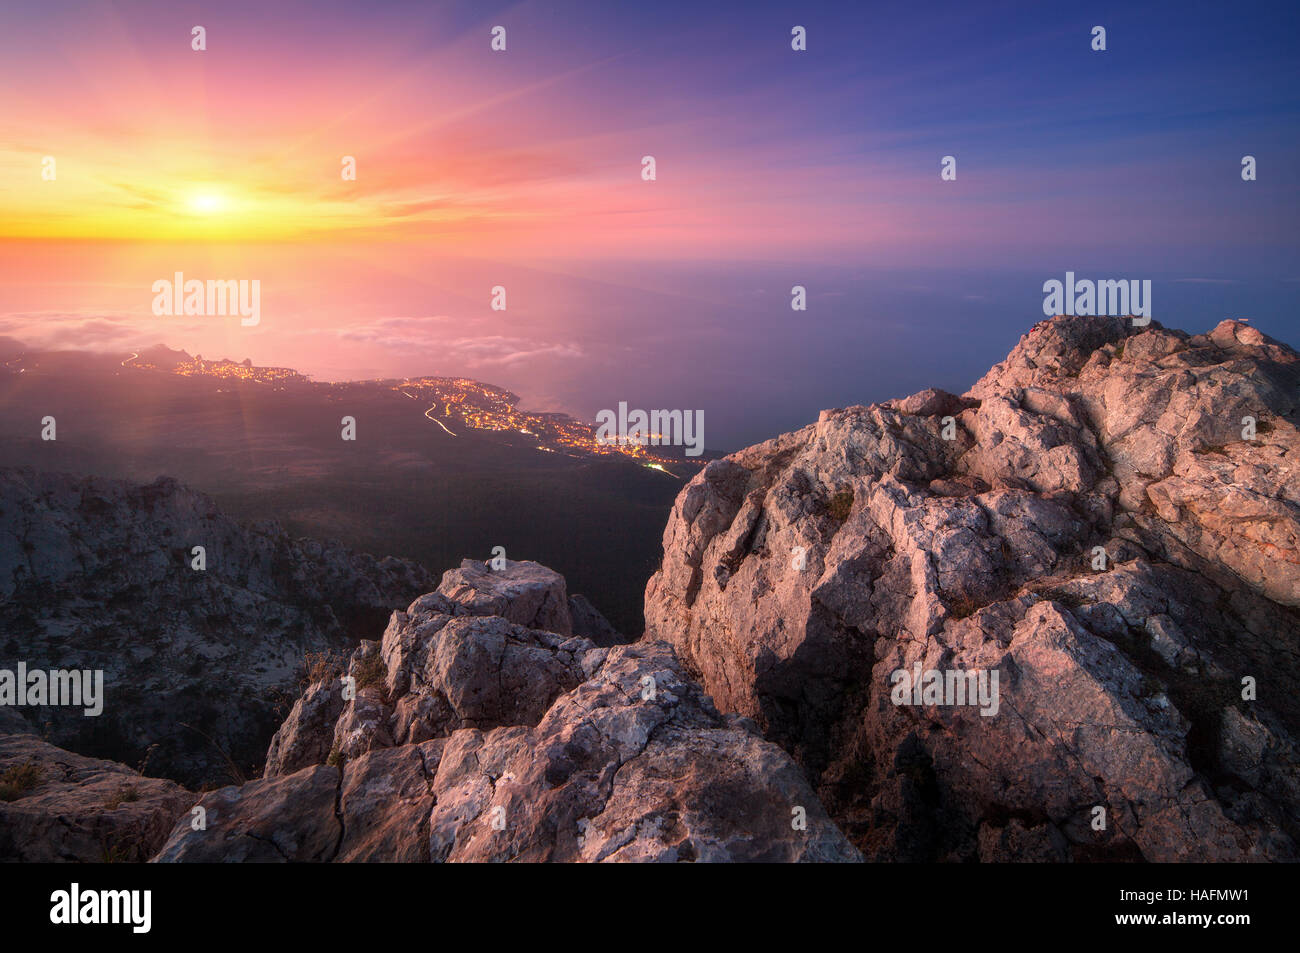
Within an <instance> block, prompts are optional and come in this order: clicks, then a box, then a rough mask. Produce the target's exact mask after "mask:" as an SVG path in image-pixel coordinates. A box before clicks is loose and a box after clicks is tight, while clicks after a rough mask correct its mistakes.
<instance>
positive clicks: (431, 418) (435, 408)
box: [424, 404, 456, 437]
mask: <svg viewBox="0 0 1300 953" xmlns="http://www.w3.org/2000/svg"><path fill="white" fill-rule="evenodd" d="M437 409H438V405H437V404H434V405H433V406H432V407H430V408H429V409H428V410H426V411H425V412H424V416H426V417H429V415H430V414H431V413H433V412H434V411H435V410H437ZM429 419H430V420H432V421H433V422H434V423H435V424H437V425H438V426H439V427H441V428H442V429H443V430H447V425H446V424H444V423H443V422H442V421H441V420H439V419H438V418H437V417H429ZM447 433H448V434H450V435H451V436H453V437H454V436H456V435H455V434H454V433H452V432H451V431H450V430H447Z"/></svg>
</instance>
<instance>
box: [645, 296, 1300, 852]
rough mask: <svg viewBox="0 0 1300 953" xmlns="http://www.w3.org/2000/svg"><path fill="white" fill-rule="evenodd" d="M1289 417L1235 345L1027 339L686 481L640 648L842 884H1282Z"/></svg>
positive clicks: (1289, 354) (1298, 591) (1291, 637)
mask: <svg viewBox="0 0 1300 953" xmlns="http://www.w3.org/2000/svg"><path fill="white" fill-rule="evenodd" d="M1298 406H1300V358H1298V357H1297V355H1296V353H1295V352H1294V351H1292V350H1291V349H1290V348H1288V347H1286V346H1285V345H1282V344H1280V343H1278V342H1277V341H1274V340H1271V339H1269V338H1267V337H1266V336H1264V335H1263V334H1261V333H1259V332H1258V331H1256V330H1254V329H1252V328H1250V327H1249V326H1247V325H1245V324H1241V323H1236V322H1224V323H1222V324H1220V325H1219V326H1218V327H1217V328H1215V329H1214V331H1212V332H1211V333H1209V334H1206V335H1197V336H1189V335H1187V334H1185V333H1182V332H1178V331H1171V330H1166V329H1163V328H1161V327H1160V326H1159V325H1158V324H1157V323H1154V322H1153V323H1152V324H1151V325H1149V326H1148V327H1146V328H1133V327H1131V326H1130V325H1129V323H1128V322H1127V321H1125V320H1123V319H1112V318H1075V317H1058V318H1054V319H1052V320H1049V321H1044V322H1041V323H1040V324H1038V325H1037V326H1035V327H1034V328H1033V329H1032V330H1031V331H1030V332H1029V333H1028V334H1026V335H1025V336H1024V337H1023V338H1022V339H1021V341H1020V343H1019V344H1018V345H1017V346H1016V347H1015V349H1014V350H1013V351H1012V352H1011V354H1010V355H1009V356H1008V357H1007V359H1006V360H1005V361H1003V362H1002V363H1001V364H999V365H997V366H996V367H994V368H993V369H992V370H991V371H990V372H989V373H988V374H987V375H985V377H984V378H983V379H982V380H980V381H979V382H978V383H977V384H976V385H975V386H974V387H973V388H971V390H970V391H969V392H967V393H966V394H965V395H962V396H960V397H958V396H955V395H952V394H947V393H943V392H941V391H926V392H923V393H920V394H916V395H914V396H912V397H909V398H906V399H904V400H897V401H891V402H889V403H886V404H882V405H872V406H868V407H849V408H845V409H841V410H832V411H826V412H824V413H822V415H821V417H820V418H819V420H818V421H817V423H815V424H812V425H810V426H808V427H805V428H804V429H802V430H799V431H797V432H795V433H790V434H786V435H784V436H781V437H778V438H776V439H774V440H771V441H768V442H767V443H764V444H760V445H758V446H755V447H751V448H749V449H747V450H743V451H741V452H739V453H735V454H732V455H731V456H729V457H727V458H725V459H723V460H718V461H715V462H713V463H711V464H710V465H709V466H708V467H707V468H706V469H705V470H704V471H703V472H702V473H700V474H699V475H698V476H697V477H696V478H695V479H694V480H692V481H691V483H690V484H689V485H688V486H687V487H685V488H684V489H683V491H682V492H681V494H680V495H679V497H678V499H677V501H676V504H675V505H674V508H673V512H672V516H671V518H670V521H669V524H668V526H667V528H666V530H665V532H664V559H663V564H662V567H661V569H660V570H659V572H657V573H656V574H655V575H654V577H653V578H652V579H651V580H650V582H649V584H648V585H647V587H646V609H645V611H646V638H647V639H661V640H665V641H668V642H670V643H671V644H672V645H673V646H675V648H676V649H677V652H678V654H679V656H680V658H681V659H682V662H683V663H684V665H685V666H686V669H687V671H688V672H690V673H691V674H693V675H695V676H696V677H698V678H699V679H700V681H701V682H702V684H703V686H704V689H705V690H706V691H707V692H709V693H710V694H711V695H712V696H713V698H714V700H715V702H716V703H717V705H718V707H719V708H720V709H721V710H722V711H726V712H735V713H739V714H742V715H745V716H748V717H750V718H753V719H754V720H755V721H756V722H757V723H758V725H759V726H760V728H761V729H762V730H763V732H764V734H765V735H766V737H768V738H769V739H770V740H774V741H777V742H778V743H780V744H781V745H782V746H783V747H784V748H785V749H786V750H788V751H789V752H791V753H792V754H793V755H794V756H795V758H796V759H797V760H798V762H799V763H800V765H801V766H802V767H803V768H804V769H805V771H806V772H807V773H808V776H809V777H810V778H811V779H812V781H813V784H814V787H815V788H816V789H817V791H818V793H819V794H820V796H821V798H822V800H823V802H824V803H825V804H826V806H827V808H828V809H829V810H830V812H831V814H832V816H834V817H835V819H836V820H837V821H838V822H839V824H840V826H841V827H842V829H843V830H844V831H845V832H846V833H847V834H848V835H849V837H850V839H851V840H852V841H853V842H854V843H855V844H856V845H857V846H859V847H860V848H861V849H862V850H863V852H864V854H865V855H866V856H867V858H868V859H874V860H973V859H980V860H1054V861H1061V860H1070V859H1076V860H1089V859H1143V858H1145V859H1147V860H1256V859H1294V858H1295V857H1296V853H1297V841H1298V840H1300V766H1298V764H1300V762H1298V761H1297V756H1296V754H1297V751H1296V739H1297V737H1300V691H1298V690H1300V612H1298V610H1297V607H1298V606H1300V555H1298V546H1297V543H1298V541H1300V479H1297V462H1298V461H1300V434H1298V433H1297V428H1296V425H1297V422H1298V421H1297V408H1298ZM900 673H906V674H905V675H904V674H900ZM929 673H936V675H935V676H934V677H932V676H931V675H930V674H929ZM981 673H983V674H982V675H981ZM994 673H996V675H997V677H998V681H997V683H996V684H997V691H998V695H997V700H998V704H996V705H985V706H983V707H977V706H974V705H971V704H970V703H969V698H967V699H966V701H965V703H963V701H962V698H961V695H959V694H957V692H955V691H954V690H953V689H954V687H955V686H957V685H959V684H960V683H962V682H964V681H968V680H969V684H970V685H971V687H972V689H973V688H974V685H975V681H974V680H973V679H972V676H973V677H974V679H978V678H980V677H985V678H988V679H990V680H991V678H992V676H993V674H994ZM918 675H919V676H920V678H916V676H918ZM954 675H955V677H953V676H954ZM938 680H942V681H941V682H939V681H938ZM913 681H916V682H920V683H922V684H924V685H926V686H929V687H933V686H934V685H935V684H936V683H938V684H940V686H941V687H940V688H938V689H936V690H935V691H934V692H933V693H927V692H924V691H922V690H920V689H919V688H918V690H917V691H916V693H913V692H912V691H911V690H910V687H909V685H910V683H912V682H913ZM942 686H947V690H946V692H945V690H944V688H943V687H942Z"/></svg>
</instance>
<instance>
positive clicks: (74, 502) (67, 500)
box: [0, 468, 435, 784]
mask: <svg viewBox="0 0 1300 953" xmlns="http://www.w3.org/2000/svg"><path fill="white" fill-rule="evenodd" d="M196 546H200V547H202V548H203V550H204V554H203V558H204V563H203V565H204V568H202V569H196V568H194V565H195V555H194V553H193V550H194V547H196ZM434 582H435V578H434V577H431V576H430V575H429V574H428V573H427V572H426V571H425V570H424V569H423V568H422V567H420V566H419V565H417V564H416V563H413V562H411V561H409V560H400V559H393V558H391V557H389V558H384V559H376V558H374V557H373V556H368V555H365V554H362V553H356V552H354V551H352V550H350V549H348V548H346V547H344V546H342V545H340V544H338V543H333V542H319V541H316V540H310V539H295V538H294V537H292V536H290V535H289V534H287V533H286V532H285V531H284V530H283V529H282V528H281V527H280V526H279V525H278V524H276V523H274V522H271V521H263V522H256V523H253V524H251V525H247V526H244V525H240V524H239V523H237V522H235V521H234V520H232V519H230V518H229V517H227V516H224V515H222V514H221V512H220V511H219V510H218V509H217V507H216V505H215V504H214V503H213V501H212V500H211V499H210V498H208V497H207V496H204V495H203V494H201V493H196V492H194V491H192V490H189V489H187V488H185V487H183V486H181V485H180V484H178V483H177V482H176V481H175V480H170V479H161V480H158V481H156V482H154V483H152V484H149V485H148V486H136V485H132V484H127V483H123V482H120V481H115V480H104V479H97V478H77V477H72V476H68V475H63V474H50V473H39V472H36V471H33V470H27V469H9V468H6V469H0V669H6V670H9V671H15V669H16V666H17V665H18V663H20V662H21V663H23V664H25V666H26V667H27V669H28V670H29V671H32V670H37V669H42V670H48V669H52V668H53V669H81V670H95V669H100V670H103V672H104V676H103V677H104V685H105V695H106V697H105V700H104V708H103V713H102V714H101V715H99V716H97V717H87V716H85V715H83V713H82V710H81V709H79V708H78V709H72V708H55V707H44V708H25V709H21V711H22V713H23V715H24V716H25V717H27V718H28V719H29V720H31V722H32V724H33V725H34V727H35V728H36V729H37V730H38V731H40V732H42V733H44V734H45V735H46V736H47V737H48V739H49V740H51V741H53V742H54V743H56V744H59V745H63V746H65V747H69V748H72V749H74V750H76V751H78V752H80V753H82V754H88V755H93V756H96V757H108V758H112V759H115V760H120V761H125V762H127V763H129V764H132V765H135V764H139V763H140V762H141V761H143V760H146V759H147V761H148V770H149V773H150V774H152V775H163V776H167V777H171V778H175V779H177V780H181V781H185V782H187V783H191V784H210V783H216V782H221V783H227V782H229V781H230V780H231V778H232V772H233V771H245V772H250V773H251V772H252V771H254V770H255V769H256V768H257V767H259V766H260V763H261V758H262V755H263V753H264V752H265V749H266V742H267V739H268V738H269V737H270V735H271V732H272V731H274V729H275V726H276V725H277V724H278V722H279V718H280V717H281V716H282V715H283V711H281V710H279V709H278V708H277V706H278V705H282V703H283V702H284V701H286V700H287V699H291V698H292V696H293V694H294V693H295V692H296V690H297V686H298V682H297V680H298V679H299V678H300V677H302V676H303V675H304V673H305V670H306V668H307V667H309V666H310V664H311V662H310V658H309V657H310V656H312V655H318V654H323V653H329V652H341V653H346V652H350V651H351V650H352V648H353V647H354V646H355V645H356V643H357V641H358V640H359V639H360V638H361V637H362V636H363V635H369V634H370V633H371V632H373V631H374V629H375V627H376V626H382V625H383V622H384V620H385V619H386V618H387V616H388V613H389V611H390V610H392V609H395V608H399V607H402V606H405V605H407V604H408V603H409V602H410V601H411V600H412V599H413V598H415V596H417V595H419V594H420V593H421V592H426V591H428V589H429V588H430V587H431V586H432V585H433V584H434ZM227 756H229V758H230V760H232V761H233V762H234V764H233V765H231V764H230V763H228V761H227Z"/></svg>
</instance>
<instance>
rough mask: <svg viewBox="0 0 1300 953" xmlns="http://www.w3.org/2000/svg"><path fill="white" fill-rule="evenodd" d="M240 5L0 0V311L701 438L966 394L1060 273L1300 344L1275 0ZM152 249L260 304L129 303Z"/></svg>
mask: <svg viewBox="0 0 1300 953" xmlns="http://www.w3.org/2000/svg"><path fill="white" fill-rule="evenodd" d="M266 6H268V5H267V4H264V3H233V2H222V3H211V4H204V3H176V2H158V3H150V2H119V3H103V2H92V3H64V2H59V0H46V2H41V3H31V4H25V5H20V4H16V3H11V4H6V6H5V8H4V10H3V12H2V13H0V80H2V82H0V337H4V338H10V339H14V340H16V341H20V342H23V343H24V344H26V345H28V346H33V347H62V348H99V349H111V350H130V349H133V348H136V347H138V346H141V345H147V344H151V343H156V342H159V341H161V342H163V343H166V344H168V345H170V346H173V347H184V348H185V349H187V350H189V351H191V352H200V353H203V354H204V356H207V357H220V356H228V357H233V358H237V359H242V358H243V357H246V356H248V357H252V358H253V359H254V360H255V361H256V362H258V363H264V364H287V365H290V366H294V367H297V368H298V369H300V370H303V371H306V372H309V373H312V374H315V375H317V376H319V377H323V378H330V379H341V378H351V377H373V376H381V375H382V376H388V375H396V374H467V375H469V376H474V377H477V378H479V379H482V380H486V381H489V382H492V383H497V384H501V385H504V386H507V387H510V388H511V389H514V390H516V391H518V392H520V393H521V394H523V395H524V397H525V398H526V400H527V402H528V403H529V404H530V405H531V406H534V407H537V408H538V409H557V410H568V411H571V412H574V413H576V414H579V415H581V416H587V417H590V416H591V415H592V414H594V413H595V411H596V410H597V409H600V408H603V407H611V406H616V405H617V403H618V401H619V400H628V401H630V402H631V403H632V404H633V405H634V406H637V405H638V402H640V404H639V405H640V406H656V407H703V408H705V409H706V412H708V413H709V414H711V415H712V419H713V420H714V421H715V422H716V423H715V426H714V427H713V428H712V429H711V431H710V429H709V428H706V434H708V436H709V437H710V444H711V445H721V446H724V447H725V446H733V445H736V444H738V443H740V442H744V441H747V440H752V439H759V438H761V437H764V436H770V435H772V434H774V433H776V432H779V431H780V430H782V429H788V428H789V427H792V426H798V425H800V424H802V423H804V422H807V421H808V420H810V419H814V418H815V415H816V412H817V410H818V409H820V408H821V407H824V406H833V405H842V404H845V403H856V402H865V401H868V400H878V399H884V398H886V397H890V396H896V395H898V394H900V393H904V392H907V391H910V390H916V389H919V388H921V387H924V386H928V385H932V384H933V385H939V386H947V387H950V388H952V389H957V390H961V389H964V388H965V387H966V386H969V384H970V383H972V382H973V380H974V378H975V376H977V375H978V372H979V370H982V369H983V368H985V367H987V366H988V365H989V364H990V363H992V362H993V361H994V360H997V359H998V358H1000V357H1001V356H1002V355H1004V354H1005V352H1006V350H1007V349H1008V348H1009V347H1010V345H1011V344H1013V343H1014V341H1015V339H1016V337H1017V336H1018V334H1019V333H1021V332H1023V331H1024V330H1025V329H1027V328H1028V327H1029V326H1030V325H1031V324H1032V323H1033V322H1034V321H1035V320H1037V319H1038V318H1039V317H1041V302H1042V292H1041V285H1042V282H1043V281H1045V280H1047V279H1049V278H1053V277H1057V278H1059V277H1061V276H1062V275H1063V273H1064V272H1065V271H1066V270H1067V269H1069V270H1073V271H1076V272H1079V273H1081V274H1089V275H1093V276H1098V277H1135V278H1151V279H1153V281H1154V283H1155V295H1154V317H1155V318H1156V319H1157V320H1160V321H1162V322H1164V323H1166V324H1168V325H1171V326H1175V327H1182V328H1184V329H1186V330H1189V331H1203V330H1206V329H1207V328H1208V327H1211V326H1213V324H1215V323H1217V321H1219V320H1221V319H1222V318H1224V317H1235V316H1248V317H1250V318H1251V319H1252V321H1253V322H1254V323H1255V324H1256V326H1258V327H1260V328H1262V329H1263V330H1265V331H1267V332H1268V333H1271V334H1273V335H1275V336H1277V337H1281V338H1282V339H1284V340H1287V341H1288V342H1289V343H1291V344H1293V345H1295V344H1300V318H1297V305H1298V304H1300V237H1298V236H1300V229H1298V228H1297V224H1296V223H1297V220H1298V218H1300V188H1298V186H1297V183H1298V182H1300V178H1298V177H1300V122H1297V120H1298V119H1300V86H1298V84H1297V79H1296V77H1297V76H1300V54H1298V47H1297V43H1296V36H1297V33H1298V31H1297V27H1300V18H1298V16H1297V12H1296V5H1295V4H1294V3H1259V4H1248V5H1234V4H1201V3H1169V4H1133V3H1096V4H1088V5H1086V8H1084V9H1083V12H1077V13H1076V12H1068V11H1067V6H1071V5H1065V4H1056V3H1036V2H1034V3H993V4H971V3H956V4H935V3H930V4H892V3H891V4H874V3H863V4H854V5H848V4H843V3H839V4H834V5H822V4H817V3H803V2H801V3H760V2H755V3H736V4H702V3H698V2H695V3H680V4H677V3H648V4H636V3H630V2H629V3H604V4H599V5H598V4H594V3H549V2H548V3H540V2H537V3H533V2H525V3H521V4H514V5H511V4H492V3H486V2H477V3H463V4H462V3H450V4H440V3H415V2H411V3H384V4H378V3H354V2H352V3H333V2H325V3H322V2H315V3H310V4H305V3H304V4H292V3H284V4H275V7H276V10H275V11H274V12H268V11H266V10H265V9H263V8H264V7H266ZM1138 7H1140V8H1141V9H1136V8H1138ZM196 24H197V25H202V26H203V27H205V29H206V31H207V36H206V41H207V49H206V50H205V51H203V52H195V51H193V50H192V49H191V46H190V41H191V27H193V26H194V25H196ZM497 24H501V25H503V26H505V27H506V30H507V50H506V52H504V53H500V52H493V51H492V50H491V49H490V47H489V43H490V39H491V37H490V30H491V28H492V27H493V26H494V25H497ZM795 24H800V25H803V26H805V27H806V28H807V31H808V50H807V52H794V51H792V50H791V49H790V30H791V27H792V26H794V25H795ZM1095 24H1101V25H1104V26H1105V27H1106V29H1107V46H1108V49H1107V50H1106V52H1104V53H1097V52H1093V51H1092V50H1091V49H1090V46H1089V42H1090V30H1091V28H1092V27H1093V26H1094V25H1095ZM1247 154H1250V155H1254V156H1256V157H1257V160H1258V170H1259V171H1258V175H1259V178H1258V181H1256V182H1250V183H1246V182H1243V181H1242V180H1241V176H1240V162H1241V157H1242V156H1243V155H1247ZM347 155H351V156H354V157H355V158H356V165H357V179H356V181H344V180H343V179H342V178H341V177H340V169H341V160H342V157H343V156H347ZM643 155H653V156H654V157H655V159H656V163H657V180H656V181H654V182H645V181H642V179H641V157H642V156H643ZM944 155H954V156H955V157H956V158H957V168H958V177H957V180H956V181H955V182H943V181H941V180H940V177H939V164H940V159H941V157H942V156H944ZM46 156H51V157H53V158H54V160H55V162H56V168H57V178H56V179H55V180H54V181H45V180H43V179H42V177H41V169H42V160H43V158H44V157H46ZM177 271H181V272H183V273H184V274H185V275H186V277H188V278H201V279H204V278H220V279H228V278H234V279H238V278H247V279H254V278H256V279H258V280H260V281H261V285H262V321H261V324H260V325H259V326H258V327H256V328H244V327H241V326H240V325H239V321H238V319H237V318H221V317H190V318H168V317H154V316H153V315H152V313H151V311H150V303H151V301H152V297H153V296H152V293H151V291H150V288H151V285H152V283H153V282H154V281H155V280H157V279H159V278H170V277H171V276H172V274H173V273H174V272H177ZM794 284H804V285H806V286H807V287H808V288H809V297H810V307H809V310H808V311H807V312H805V313H799V314H795V313H792V312H791V311H790V309H789V304H788V302H789V293H790V287H791V286H792V285H794ZM494 285H503V286H505V287H506V288H507V290H508V301H509V305H508V310H507V311H505V312H494V311H492V310H491V309H490V308H489V300H490V289H491V288H492V286H494Z"/></svg>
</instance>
